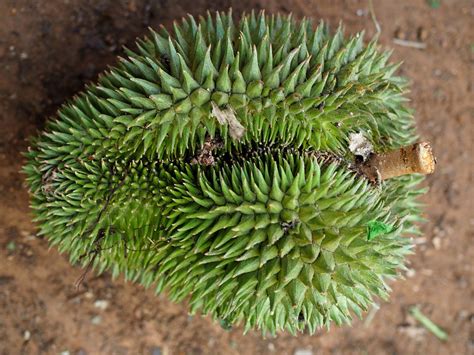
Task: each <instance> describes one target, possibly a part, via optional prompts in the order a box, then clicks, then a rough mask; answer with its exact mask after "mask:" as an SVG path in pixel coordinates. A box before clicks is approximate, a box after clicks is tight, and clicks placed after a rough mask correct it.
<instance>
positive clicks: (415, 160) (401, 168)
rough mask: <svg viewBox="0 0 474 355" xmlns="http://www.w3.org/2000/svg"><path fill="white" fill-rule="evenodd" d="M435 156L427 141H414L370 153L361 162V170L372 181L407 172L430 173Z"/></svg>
mask: <svg viewBox="0 0 474 355" xmlns="http://www.w3.org/2000/svg"><path fill="white" fill-rule="evenodd" d="M435 164H436V161H435V158H434V156H433V151H432V149H431V146H430V144H429V143H428V142H421V143H415V144H413V145H409V146H406V147H402V148H400V149H397V150H392V151H390V152H386V153H380V154H372V155H370V156H369V157H368V159H367V160H366V161H365V162H364V163H362V165H361V170H362V172H363V173H364V174H365V175H366V176H367V177H368V178H369V179H370V180H372V181H382V180H387V179H390V178H393V177H397V176H402V175H407V174H424V175H427V174H431V173H433V171H434V168H435Z"/></svg>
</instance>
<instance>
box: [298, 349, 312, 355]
mask: <svg viewBox="0 0 474 355" xmlns="http://www.w3.org/2000/svg"><path fill="white" fill-rule="evenodd" d="M294 355H313V351H312V350H310V349H296V350H295V352H294Z"/></svg>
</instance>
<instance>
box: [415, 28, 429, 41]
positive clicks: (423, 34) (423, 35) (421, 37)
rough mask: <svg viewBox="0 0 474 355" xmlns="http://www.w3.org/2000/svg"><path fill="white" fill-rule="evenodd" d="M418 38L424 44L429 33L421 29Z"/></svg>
mask: <svg viewBox="0 0 474 355" xmlns="http://www.w3.org/2000/svg"><path fill="white" fill-rule="evenodd" d="M417 37H418V40H419V41H421V42H424V41H425V40H426V39H427V38H428V31H427V30H426V29H425V28H423V27H419V28H418V32H417Z"/></svg>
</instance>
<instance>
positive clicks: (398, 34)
mask: <svg viewBox="0 0 474 355" xmlns="http://www.w3.org/2000/svg"><path fill="white" fill-rule="evenodd" d="M395 38H398V39H407V34H406V33H405V31H403V30H402V29H401V28H399V29H397V30H396V31H395Z"/></svg>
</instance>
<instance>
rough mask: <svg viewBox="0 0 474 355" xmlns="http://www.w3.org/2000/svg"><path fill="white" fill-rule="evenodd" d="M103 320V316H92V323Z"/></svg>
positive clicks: (96, 323) (95, 323)
mask: <svg viewBox="0 0 474 355" xmlns="http://www.w3.org/2000/svg"><path fill="white" fill-rule="evenodd" d="M101 322H102V317H101V316H94V317H92V318H91V323H92V324H94V325H98V324H100V323H101Z"/></svg>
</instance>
